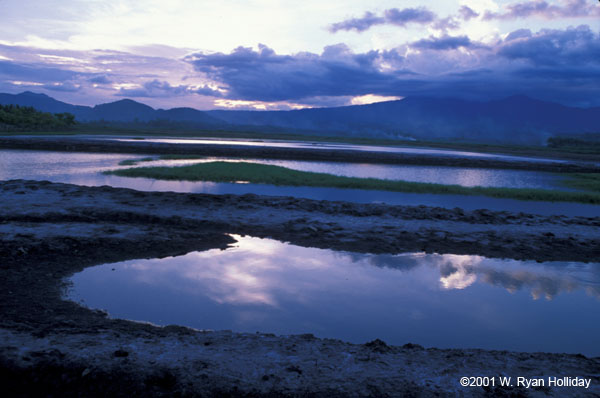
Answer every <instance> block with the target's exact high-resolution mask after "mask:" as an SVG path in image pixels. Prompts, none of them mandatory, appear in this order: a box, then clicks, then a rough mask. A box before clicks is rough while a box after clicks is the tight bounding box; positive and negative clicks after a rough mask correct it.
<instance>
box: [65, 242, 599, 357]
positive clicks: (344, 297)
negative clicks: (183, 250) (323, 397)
mask: <svg viewBox="0 0 600 398" xmlns="http://www.w3.org/2000/svg"><path fill="white" fill-rule="evenodd" d="M234 238H235V239H236V240H237V243H236V244H234V245H233V247H231V248H228V249H226V250H218V249H214V250H208V251H204V252H192V253H188V254H186V255H183V256H178V257H169V258H164V259H151V260H132V261H125V262H121V263H114V264H105V265H100V266H96V267H91V268H87V269H85V270H84V271H82V272H80V273H78V274H75V275H74V276H73V277H72V279H71V282H72V285H71V287H70V289H68V292H67V294H66V298H68V299H70V300H73V301H76V302H80V303H82V304H83V305H86V306H88V307H90V308H100V309H106V310H107V311H108V312H109V314H110V316H111V317H114V318H124V319H132V320H137V321H145V322H151V323H154V324H158V325H167V324H179V325H186V326H189V327H193V328H197V329H213V330H222V329H230V330H234V331H238V332H256V331H260V332H272V333H277V334H299V333H313V334H315V335H316V336H319V337H328V338H338V339H342V340H345V341H351V342H355V343H363V342H366V341H370V340H373V339H375V338H380V339H383V340H384V341H386V342H387V343H390V344H395V345H402V344H405V343H407V342H412V343H417V344H421V345H424V346H430V347H431V346H433V347H440V348H458V347H460V348H468V347H470V348H486V349H508V350H518V351H544V352H570V353H578V352H579V353H583V354H585V355H589V356H598V355H600V340H599V339H598V336H599V335H600V317H599V316H598V315H600V263H595V264H584V263H575V262H547V263H536V262H530V261H517V260H499V259H490V258H485V257H480V256H467V255H449V254H446V255H439V254H425V253H407V254H400V255H372V254H356V253H349V252H336V251H332V250H323V249H315V248H304V247H300V246H294V245H291V244H287V243H281V242H279V241H275V240H270V239H259V238H254V237H240V236H234Z"/></svg>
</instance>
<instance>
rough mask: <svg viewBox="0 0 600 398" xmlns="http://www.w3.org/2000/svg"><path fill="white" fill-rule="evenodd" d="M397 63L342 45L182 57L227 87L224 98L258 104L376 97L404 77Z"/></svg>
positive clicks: (393, 55) (396, 58) (398, 59)
mask: <svg viewBox="0 0 600 398" xmlns="http://www.w3.org/2000/svg"><path fill="white" fill-rule="evenodd" d="M403 59H404V58H403V57H402V56H401V55H400V54H399V53H398V52H397V51H395V50H391V51H369V52H367V53H362V54H355V53H353V52H352V51H350V49H349V48H348V47H347V46H345V45H343V44H339V45H335V46H328V47H325V49H324V50H323V52H322V54H313V53H306V52H305V53H298V54H294V55H278V54H276V53H275V52H274V51H273V50H272V49H270V48H268V47H266V46H264V45H260V46H259V49H258V51H255V50H253V49H251V48H246V47H238V48H236V49H235V50H234V51H232V52H231V53H230V54H223V53H216V54H205V53H196V54H193V55H190V56H189V57H187V60H188V62H190V63H191V64H193V65H194V67H195V68H196V70H197V71H198V72H201V73H203V74H206V75H207V76H208V78H210V79H211V80H214V81H218V82H220V83H222V84H223V85H224V86H226V87H227V94H226V97H227V98H230V99H240V100H260V101H283V100H296V99H301V98H308V97H327V96H356V95H365V94H371V93H380V94H381V92H382V91H388V89H387V87H389V86H390V85H392V84H393V83H394V82H395V81H396V80H397V76H398V75H401V74H405V73H408V72H407V71H402V70H401V69H399V68H398V67H399V65H401V64H402V62H403ZM383 63H385V64H388V65H390V66H392V65H393V66H394V73H393V74H390V73H387V72H385V71H383V70H382V69H381V65H382V64H383ZM383 94H385V93H383Z"/></svg>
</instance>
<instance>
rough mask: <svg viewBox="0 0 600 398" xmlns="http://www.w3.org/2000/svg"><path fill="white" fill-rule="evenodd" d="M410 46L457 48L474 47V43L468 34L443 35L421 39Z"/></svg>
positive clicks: (431, 48)
mask: <svg viewBox="0 0 600 398" xmlns="http://www.w3.org/2000/svg"><path fill="white" fill-rule="evenodd" d="M410 46H411V47H415V48H422V49H428V50H455V49H457V48H459V47H465V48H466V47H472V46H473V43H472V42H471V39H469V38H468V37H467V36H454V37H453V36H443V37H430V38H429V39H421V40H418V41H416V42H414V43H412V44H411V45H410Z"/></svg>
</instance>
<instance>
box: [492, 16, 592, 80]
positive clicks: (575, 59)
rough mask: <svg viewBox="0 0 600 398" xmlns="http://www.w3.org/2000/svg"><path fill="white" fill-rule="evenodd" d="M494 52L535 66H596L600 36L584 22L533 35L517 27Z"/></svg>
mask: <svg viewBox="0 0 600 398" xmlns="http://www.w3.org/2000/svg"><path fill="white" fill-rule="evenodd" d="M497 54H498V55H500V56H502V57H504V58H508V59H511V60H525V61H528V62H529V63H530V64H532V65H534V66H562V67H565V68H567V67H572V66H574V65H579V66H585V65H595V66H596V68H598V67H600V35H599V34H596V33H594V32H593V31H592V30H591V29H590V28H589V26H587V25H582V26H579V27H577V28H568V29H566V30H558V29H545V30H542V31H540V32H538V33H537V34H535V35H534V34H531V32H530V31H529V30H523V29H520V30H518V31H515V32H513V33H511V34H509V35H508V37H507V38H506V40H505V41H504V43H503V44H502V45H501V46H500V47H499V48H498V50H497ZM596 71H597V72H600V70H598V69H596Z"/></svg>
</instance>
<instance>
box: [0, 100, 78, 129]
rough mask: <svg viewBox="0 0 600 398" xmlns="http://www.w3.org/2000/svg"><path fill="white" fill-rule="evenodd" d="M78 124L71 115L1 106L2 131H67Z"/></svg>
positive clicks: (23, 107) (17, 106) (0, 127)
mask: <svg viewBox="0 0 600 398" xmlns="http://www.w3.org/2000/svg"><path fill="white" fill-rule="evenodd" d="M75 124H77V122H76V121H75V116H74V115H73V114H71V113H68V112H64V113H49V112H40V111H38V110H36V109H35V108H33V107H31V106H19V105H0V130H4V131H20V130H33V131H40V130H65V129H70V128H71V127H73V126H74V125H75Z"/></svg>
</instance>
